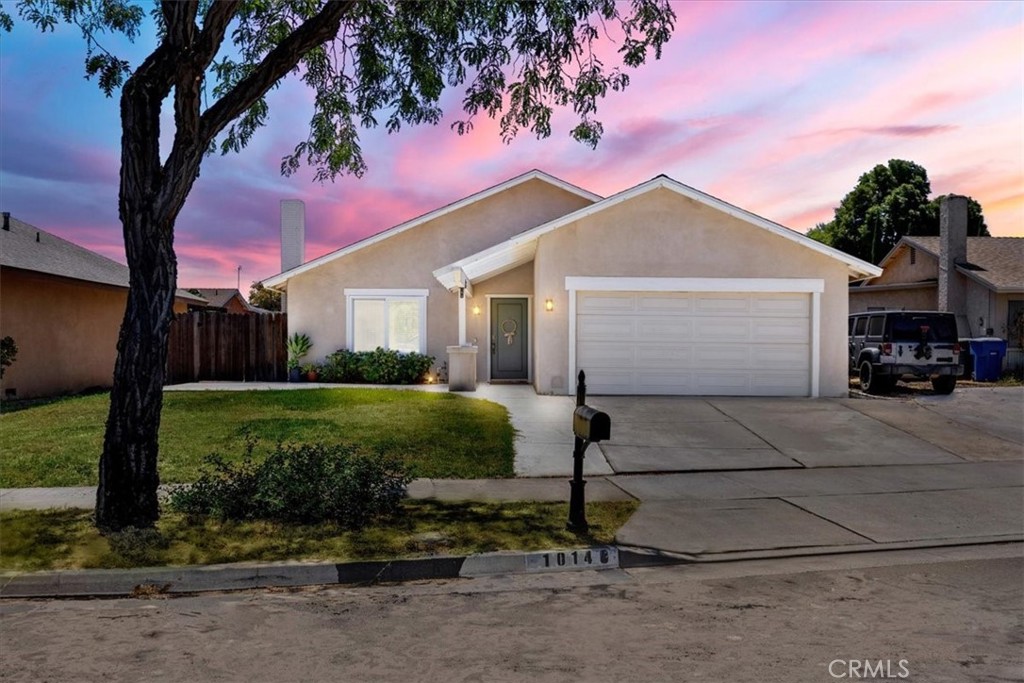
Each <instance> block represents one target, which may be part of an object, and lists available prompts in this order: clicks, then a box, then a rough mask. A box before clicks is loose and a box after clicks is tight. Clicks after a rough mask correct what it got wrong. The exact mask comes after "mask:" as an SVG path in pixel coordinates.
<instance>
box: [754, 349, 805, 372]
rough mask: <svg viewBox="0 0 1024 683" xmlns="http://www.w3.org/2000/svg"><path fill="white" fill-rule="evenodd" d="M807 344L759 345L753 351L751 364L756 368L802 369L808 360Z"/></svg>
mask: <svg viewBox="0 0 1024 683" xmlns="http://www.w3.org/2000/svg"><path fill="white" fill-rule="evenodd" d="M809 353H810V349H809V347H808V345H807V344H759V345H756V346H754V347H753V348H752V349H751V354H750V355H751V362H752V364H753V367H755V368H772V369H774V368H777V367H779V366H783V367H787V368H790V367H800V365H801V364H802V363H803V362H804V361H806V360H807V357H808V354H809Z"/></svg>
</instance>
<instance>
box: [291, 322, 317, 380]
mask: <svg viewBox="0 0 1024 683" xmlns="http://www.w3.org/2000/svg"><path fill="white" fill-rule="evenodd" d="M286 346H287V349H288V381H289V382H298V381H300V380H301V379H302V370H301V368H300V367H299V361H301V360H302V359H303V358H304V357H305V355H306V354H307V353H309V350H310V349H311V348H313V342H311V341H310V340H309V335H308V334H299V333H298V332H296V333H295V334H293V335H292V336H290V337H288V341H287V344H286Z"/></svg>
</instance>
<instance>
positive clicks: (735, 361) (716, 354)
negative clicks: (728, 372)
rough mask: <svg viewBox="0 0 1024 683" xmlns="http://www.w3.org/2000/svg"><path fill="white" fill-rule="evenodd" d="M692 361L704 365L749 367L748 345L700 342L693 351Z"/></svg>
mask: <svg viewBox="0 0 1024 683" xmlns="http://www.w3.org/2000/svg"><path fill="white" fill-rule="evenodd" d="M693 358H694V361H695V362H696V363H697V364H699V365H701V366H704V367H708V366H710V367H715V368H730V367H741V368H748V367H750V362H751V359H750V347H749V346H746V345H743V346H740V345H735V344H734V345H730V344H719V345H711V344H702V345H700V346H698V347H696V348H695V349H694V351H693Z"/></svg>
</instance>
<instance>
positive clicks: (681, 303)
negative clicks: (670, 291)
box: [636, 295, 693, 315]
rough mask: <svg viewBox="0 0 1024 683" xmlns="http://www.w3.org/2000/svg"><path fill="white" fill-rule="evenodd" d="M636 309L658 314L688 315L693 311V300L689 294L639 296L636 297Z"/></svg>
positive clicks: (641, 311)
mask: <svg viewBox="0 0 1024 683" xmlns="http://www.w3.org/2000/svg"><path fill="white" fill-rule="evenodd" d="M636 310H637V311H638V312H640V313H656V314H658V315H689V314H690V313H691V312H692V311H693V301H692V299H691V297H689V296H676V297H671V296H664V295H662V296H655V295H652V296H640V297H637V306H636Z"/></svg>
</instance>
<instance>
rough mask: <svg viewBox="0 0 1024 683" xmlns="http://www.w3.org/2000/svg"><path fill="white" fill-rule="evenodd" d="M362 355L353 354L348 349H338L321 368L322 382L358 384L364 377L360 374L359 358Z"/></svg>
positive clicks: (325, 360)
mask: <svg viewBox="0 0 1024 683" xmlns="http://www.w3.org/2000/svg"><path fill="white" fill-rule="evenodd" d="M360 355H361V354H358V353H353V352H352V351H349V350H348V349H338V350H337V351H335V352H334V353H332V354H330V355H329V356H327V358H325V359H324V364H323V366H322V367H321V368H320V381H321V382H358V381H360V380H361V378H362V376H361V375H360V373H359V357H360Z"/></svg>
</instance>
